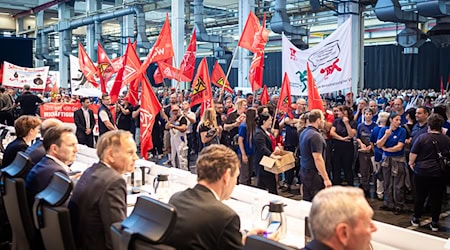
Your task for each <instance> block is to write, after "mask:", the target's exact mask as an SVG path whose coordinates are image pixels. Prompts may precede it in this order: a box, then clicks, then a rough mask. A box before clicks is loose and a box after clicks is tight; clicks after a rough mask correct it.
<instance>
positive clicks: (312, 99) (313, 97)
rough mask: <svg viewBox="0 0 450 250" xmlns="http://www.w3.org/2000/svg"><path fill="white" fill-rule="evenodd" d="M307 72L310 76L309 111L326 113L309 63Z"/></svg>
mask: <svg viewBox="0 0 450 250" xmlns="http://www.w3.org/2000/svg"><path fill="white" fill-rule="evenodd" d="M306 71H307V74H308V75H307V77H308V79H307V80H308V109H309V110H313V109H320V110H322V111H325V110H324V109H323V102H322V98H321V97H320V95H319V90H317V85H316V81H315V80H314V77H313V75H312V72H311V69H310V68H309V63H306Z"/></svg>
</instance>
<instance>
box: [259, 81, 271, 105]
mask: <svg viewBox="0 0 450 250" xmlns="http://www.w3.org/2000/svg"><path fill="white" fill-rule="evenodd" d="M259 101H260V102H261V105H266V104H267V103H269V92H267V86H266V85H264V88H263V91H262V93H261V98H260V99H259Z"/></svg>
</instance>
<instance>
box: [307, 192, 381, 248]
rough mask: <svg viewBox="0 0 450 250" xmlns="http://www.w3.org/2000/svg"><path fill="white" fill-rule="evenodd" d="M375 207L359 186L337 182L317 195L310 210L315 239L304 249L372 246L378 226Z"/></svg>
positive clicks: (311, 226)
mask: <svg viewBox="0 0 450 250" xmlns="http://www.w3.org/2000/svg"><path fill="white" fill-rule="evenodd" d="M372 216H373V210H372V208H371V207H370V205H369V203H367V200H366V198H365V197H364V192H363V191H362V189H360V188H356V187H341V186H335V187H330V188H325V189H322V190H321V191H320V192H319V193H317V194H316V196H314V198H313V200H312V206H311V210H310V211H309V223H310V225H309V227H310V228H311V233H312V236H313V239H314V240H313V241H311V242H310V243H308V244H307V245H306V246H305V248H303V249H302V250H337V249H343V250H345V249H361V250H367V249H372V247H371V246H370V240H371V239H372V233H373V232H375V231H376V230H377V227H376V226H375V224H374V223H373V221H372Z"/></svg>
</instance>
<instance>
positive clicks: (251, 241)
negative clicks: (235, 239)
mask: <svg viewBox="0 0 450 250" xmlns="http://www.w3.org/2000/svg"><path fill="white" fill-rule="evenodd" d="M260 249H271V250H293V249H298V248H295V247H291V246H288V245H285V244H282V243H280V242H276V241H273V240H269V239H266V238H264V237H262V236H259V235H249V236H247V239H246V241H245V246H244V248H243V250H260Z"/></svg>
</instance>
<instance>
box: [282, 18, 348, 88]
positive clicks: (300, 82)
mask: <svg viewBox="0 0 450 250" xmlns="http://www.w3.org/2000/svg"><path fill="white" fill-rule="evenodd" d="M351 30H352V23H351V21H350V19H349V20H347V21H346V22H345V23H343V24H342V25H341V26H340V27H339V28H338V29H337V30H335V31H334V32H333V33H332V34H331V35H329V36H328V37H327V38H325V39H324V40H323V41H322V42H320V43H319V44H317V45H316V46H314V47H312V48H309V49H307V50H300V49H298V48H297V47H295V46H294V45H293V44H292V43H291V42H290V41H289V40H288V38H287V37H286V36H285V35H282V60H283V66H282V68H283V74H284V72H286V73H287V75H288V77H289V79H290V81H291V93H292V95H301V96H306V95H308V91H307V86H308V79H307V70H306V62H308V63H309V66H310V67H311V71H312V75H313V77H314V80H315V81H316V85H317V89H318V90H319V93H320V94H322V93H330V92H334V91H337V90H340V89H345V88H350V87H351V86H352V48H351V46H352V42H351V41H352V38H351Z"/></svg>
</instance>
